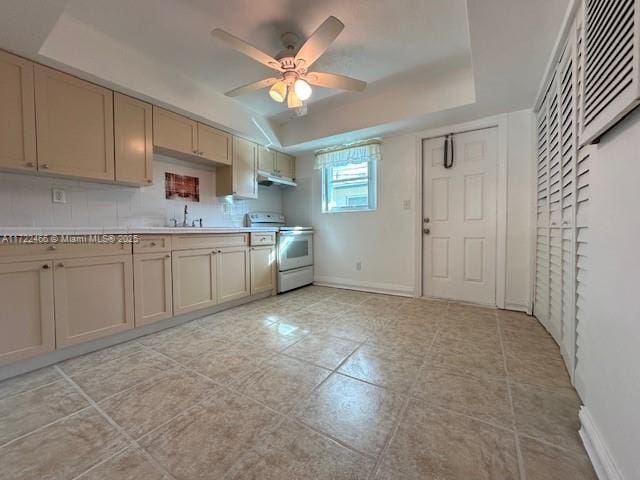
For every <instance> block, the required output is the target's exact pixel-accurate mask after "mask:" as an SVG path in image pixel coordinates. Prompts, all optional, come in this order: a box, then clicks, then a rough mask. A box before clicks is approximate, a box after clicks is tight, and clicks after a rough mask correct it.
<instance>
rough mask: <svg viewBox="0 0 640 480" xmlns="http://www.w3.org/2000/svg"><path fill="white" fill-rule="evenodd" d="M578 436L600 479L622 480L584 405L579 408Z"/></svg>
mask: <svg viewBox="0 0 640 480" xmlns="http://www.w3.org/2000/svg"><path fill="white" fill-rule="evenodd" d="M580 423H581V424H582V427H581V428H580V437H581V438H582V443H583V444H584V448H585V450H586V451H587V454H588V455H589V458H590V459H591V463H592V464H593V469H594V470H595V472H596V475H598V478H599V479H600V480H624V477H623V476H622V474H621V473H620V470H619V469H618V467H617V466H616V463H615V461H614V460H613V457H612V456H611V452H609V449H608V448H607V445H606V443H605V442H604V439H603V438H602V435H601V434H600V431H599V430H598V427H596V425H595V423H594V422H593V418H592V417H591V414H590V413H589V410H587V408H586V407H582V408H580Z"/></svg>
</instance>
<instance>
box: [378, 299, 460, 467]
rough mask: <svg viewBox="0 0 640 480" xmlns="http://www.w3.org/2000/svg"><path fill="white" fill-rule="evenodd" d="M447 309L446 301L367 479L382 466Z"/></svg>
mask: <svg viewBox="0 0 640 480" xmlns="http://www.w3.org/2000/svg"><path fill="white" fill-rule="evenodd" d="M448 309H449V302H447V303H446V305H445V307H444V309H443V310H442V311H441V312H440V314H439V322H438V327H437V328H436V331H435V333H434V335H433V338H432V339H431V342H430V343H429V348H428V349H427V352H426V353H425V355H424V357H423V358H424V361H423V363H422V365H421V366H420V368H419V369H418V372H417V373H416V376H415V379H414V381H413V382H412V384H411V385H410V386H409V389H408V390H407V395H406V398H405V400H404V403H403V405H402V407H400V411H399V412H398V416H397V418H396V421H395V424H394V426H393V427H392V428H391V432H390V433H389V435H388V436H387V438H386V439H385V444H384V446H383V447H382V450H380V453H379V454H378V457H377V458H376V463H375V465H374V467H373V470H372V471H371V472H370V473H369V475H368V477H367V478H368V479H373V478H374V477H375V475H377V473H378V471H379V470H380V467H381V466H382V461H383V459H384V455H385V454H386V453H387V451H388V450H389V447H390V446H391V442H392V441H393V439H394V438H395V436H396V434H397V432H398V429H399V428H400V423H402V420H403V418H404V415H405V413H406V411H407V409H408V408H409V403H410V402H411V400H412V397H411V392H412V390H413V388H414V387H415V384H416V383H417V382H418V380H419V378H420V375H421V373H422V372H423V370H424V369H425V368H427V364H428V362H429V355H430V354H431V350H432V348H433V345H434V343H435V341H436V338H437V337H438V334H439V332H440V328H441V326H442V323H441V322H442V320H443V317H444V314H445V312H446V311H447V310H448Z"/></svg>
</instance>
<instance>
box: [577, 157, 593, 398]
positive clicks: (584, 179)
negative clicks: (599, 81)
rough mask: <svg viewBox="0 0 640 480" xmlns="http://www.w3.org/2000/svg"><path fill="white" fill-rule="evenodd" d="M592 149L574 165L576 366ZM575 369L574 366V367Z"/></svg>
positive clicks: (582, 314) (579, 387)
mask: <svg viewBox="0 0 640 480" xmlns="http://www.w3.org/2000/svg"><path fill="white" fill-rule="evenodd" d="M591 148H593V147H589V146H587V147H583V148H582V149H580V152H579V153H578V159H577V164H576V229H575V232H576V233H575V234H576V243H575V248H576V256H575V258H576V270H575V272H576V281H575V291H576V294H575V322H576V328H575V331H576V336H577V338H576V365H577V364H578V363H580V357H581V350H580V344H581V338H582V336H583V327H582V322H583V320H584V318H585V289H586V285H587V282H588V268H587V260H588V255H589V203H590V200H591V192H590V186H589V184H590V179H589V163H590V151H591ZM574 368H575V366H574ZM576 389H577V390H578V393H580V394H581V395H582V394H583V391H582V385H581V383H580V381H579V379H578V378H576Z"/></svg>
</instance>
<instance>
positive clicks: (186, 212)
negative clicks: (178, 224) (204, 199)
mask: <svg viewBox="0 0 640 480" xmlns="http://www.w3.org/2000/svg"><path fill="white" fill-rule="evenodd" d="M188 208H189V206H188V205H186V204H185V206H184V215H183V216H182V226H183V227H188V226H189V224H188V223H187V215H189V209H188Z"/></svg>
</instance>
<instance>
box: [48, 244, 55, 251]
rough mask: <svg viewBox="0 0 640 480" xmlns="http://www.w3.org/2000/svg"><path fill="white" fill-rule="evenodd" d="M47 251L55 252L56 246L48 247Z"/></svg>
mask: <svg viewBox="0 0 640 480" xmlns="http://www.w3.org/2000/svg"><path fill="white" fill-rule="evenodd" d="M48 249H49V250H55V249H56V246H55V245H49V247H48Z"/></svg>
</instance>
